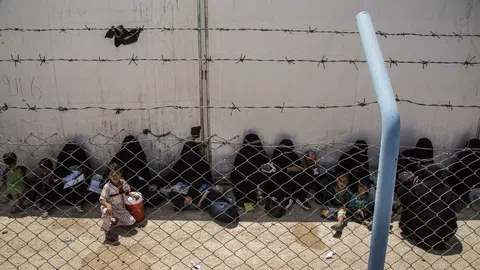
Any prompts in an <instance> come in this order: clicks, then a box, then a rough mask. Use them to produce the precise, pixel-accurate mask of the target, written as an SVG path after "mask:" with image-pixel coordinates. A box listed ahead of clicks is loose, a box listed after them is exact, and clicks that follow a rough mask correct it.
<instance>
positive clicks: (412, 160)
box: [398, 138, 434, 174]
mask: <svg viewBox="0 0 480 270" xmlns="http://www.w3.org/2000/svg"><path fill="white" fill-rule="evenodd" d="M433 163H434V160H433V144H432V141H430V139H428V138H421V139H420V140H418V142H417V144H416V146H415V148H413V149H407V150H405V151H403V152H402V153H401V154H400V156H399V158H398V167H399V168H398V171H402V170H407V171H411V172H413V173H415V174H418V173H419V172H420V171H421V170H423V169H424V168H425V167H426V166H429V165H431V164H433Z"/></svg>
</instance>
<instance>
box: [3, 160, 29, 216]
mask: <svg viewBox="0 0 480 270" xmlns="http://www.w3.org/2000/svg"><path fill="white" fill-rule="evenodd" d="M3 163H5V165H6V166H7V168H6V169H5V170H4V171H3V173H2V180H3V181H4V182H6V183H7V194H10V195H11V196H12V200H13V203H12V206H11V207H10V208H9V213H10V214H14V213H17V212H20V211H22V210H23V194H24V192H25V183H24V180H25V179H24V177H25V175H26V174H27V168H25V167H24V166H17V155H15V153H6V154H5V155H3ZM3 181H0V185H3Z"/></svg>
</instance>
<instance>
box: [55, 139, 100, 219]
mask: <svg viewBox="0 0 480 270" xmlns="http://www.w3.org/2000/svg"><path fill="white" fill-rule="evenodd" d="M77 174H78V176H76V177H72V176H75V175H77ZM91 175H92V167H91V166H90V162H89V160H88V157H87V154H86V153H85V151H84V150H83V149H82V148H81V147H80V146H79V145H78V144H76V143H67V144H66V145H65V146H64V147H63V148H62V150H61V151H60V154H59V155H58V157H57V167H56V168H55V171H54V177H55V178H58V179H60V181H58V182H57V185H63V188H62V189H61V193H62V194H61V195H62V197H63V198H64V201H65V202H66V203H67V204H71V205H73V206H75V208H76V209H77V211H78V212H79V213H83V212H84V210H83V206H84V204H85V202H86V199H87V197H88V195H89V194H90V193H91V192H90V191H88V183H89V179H90V177H91ZM67 179H68V180H67ZM56 188H57V187H56Z"/></svg>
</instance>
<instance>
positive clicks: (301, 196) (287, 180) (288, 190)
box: [272, 139, 311, 211]
mask: <svg viewBox="0 0 480 270" xmlns="http://www.w3.org/2000/svg"><path fill="white" fill-rule="evenodd" d="M272 163H273V164H274V165H275V167H276V169H277V170H278V171H277V172H276V173H275V174H274V175H273V176H272V180H273V182H274V185H275V186H274V188H275V190H276V191H277V193H280V194H281V195H284V196H285V195H286V196H288V197H290V198H291V199H295V202H296V203H297V204H299V205H300V206H301V207H302V208H303V209H305V210H307V211H308V210H310V209H311V206H310V204H309V203H308V200H307V195H308V190H307V188H308V186H309V182H308V178H307V177H305V176H306V175H305V174H303V173H302V172H303V170H304V169H303V167H302V163H301V158H300V157H299V156H298V155H297V154H295V152H294V147H293V142H292V141H291V140H288V139H284V140H282V141H281V142H280V145H279V146H278V147H277V148H276V149H275V151H274V152H273V158H272ZM277 197H279V196H278V195H277ZM280 198H281V197H280ZM290 205H291V203H289V204H288V206H290ZM287 208H288V207H287Z"/></svg>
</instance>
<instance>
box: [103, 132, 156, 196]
mask: <svg viewBox="0 0 480 270" xmlns="http://www.w3.org/2000/svg"><path fill="white" fill-rule="evenodd" d="M112 162H115V163H118V164H119V165H120V166H121V168H122V170H123V178H124V179H125V181H127V183H128V184H129V185H130V186H131V187H132V188H133V189H135V190H137V191H140V192H141V193H142V194H144V193H145V190H146V188H147V183H148V182H149V181H150V179H151V175H150V169H149V167H148V162H147V155H145V152H144V151H143V148H142V146H141V145H140V142H139V141H138V140H137V138H135V136H132V135H128V136H126V137H125V138H124V139H123V142H122V148H121V149H120V151H118V153H117V154H116V155H115V157H114V158H113V159H112ZM139 177H141V178H143V180H141V178H139Z"/></svg>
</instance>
